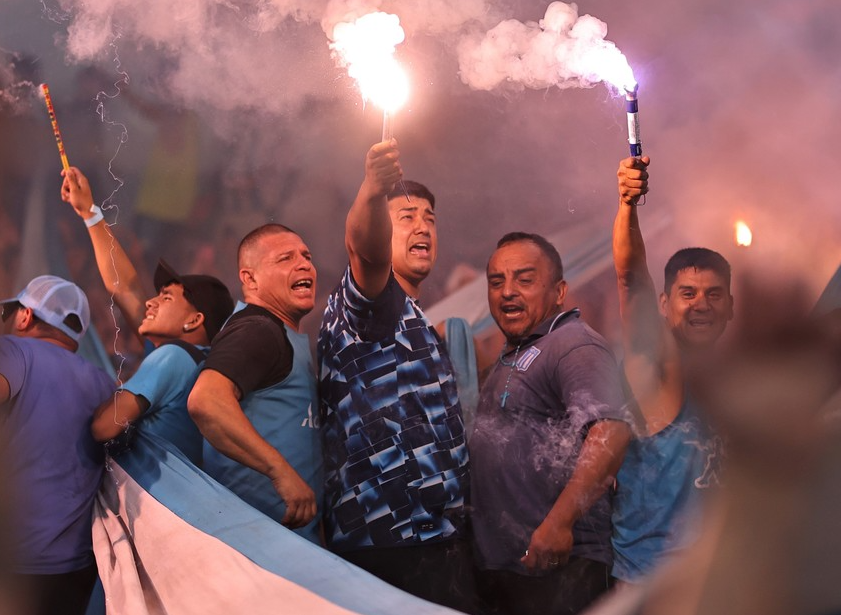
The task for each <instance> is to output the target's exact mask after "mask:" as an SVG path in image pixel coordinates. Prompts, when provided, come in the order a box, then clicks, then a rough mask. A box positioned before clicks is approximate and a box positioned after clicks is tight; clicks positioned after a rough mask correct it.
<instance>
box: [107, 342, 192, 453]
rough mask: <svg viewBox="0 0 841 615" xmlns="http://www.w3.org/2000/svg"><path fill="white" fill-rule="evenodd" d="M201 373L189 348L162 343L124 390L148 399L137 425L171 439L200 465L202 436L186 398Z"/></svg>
mask: <svg viewBox="0 0 841 615" xmlns="http://www.w3.org/2000/svg"><path fill="white" fill-rule="evenodd" d="M198 348H199V349H202V347H201V346H199V347H198ZM198 375H199V366H198V365H197V364H196V361H195V359H193V357H191V356H190V354H189V353H188V352H187V351H186V350H184V349H183V348H181V347H180V346H178V345H176V344H163V345H161V346H159V347H158V348H156V349H155V350H154V351H152V353H151V354H149V356H147V357H146V358H145V359H143V362H142V363H141V364H140V367H139V368H138V369H137V371H136V372H135V374H134V376H132V377H131V378H130V379H129V380H128V382H126V383H125V384H124V385H123V386H122V389H124V390H126V391H128V392H129V393H133V394H135V395H140V396H141V397H143V398H144V399H146V401H148V402H149V408H148V409H147V410H146V412H144V413H143V416H141V417H140V419H138V421H137V422H136V423H135V427H137V428H138V429H142V430H143V431H144V432H146V433H149V434H153V435H155V436H157V437H160V438H163V439H165V440H168V441H169V442H172V443H173V444H174V445H175V446H177V447H178V448H179V449H180V450H181V452H183V453H184V454H185V455H186V456H187V458H188V459H189V460H190V461H192V462H193V463H194V464H196V465H201V453H202V435H201V432H200V431H199V429H198V427H196V424H195V423H194V422H193V420H192V419H191V418H190V415H189V414H188V412H187V397H189V395H190V391H191V390H192V389H193V385H194V384H195V383H196V378H198Z"/></svg>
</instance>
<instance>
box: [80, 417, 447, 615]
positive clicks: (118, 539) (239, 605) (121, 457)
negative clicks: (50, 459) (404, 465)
mask: <svg viewBox="0 0 841 615" xmlns="http://www.w3.org/2000/svg"><path fill="white" fill-rule="evenodd" d="M136 435H137V437H136V439H135V440H134V442H133V444H132V446H131V448H130V449H128V450H125V451H123V452H122V453H120V454H118V455H117V456H116V457H113V458H109V460H108V464H107V468H106V473H105V478H104V480H103V484H102V487H101V489H100V492H99V494H98V496H97V501H96V504H95V509H94V521H93V540H94V551H95V552H96V559H97V566H98V568H99V576H100V578H101V580H102V584H103V586H104V588H105V595H106V608H107V612H108V614H109V615H120V614H129V615H146V614H149V615H157V614H168V615H186V614H194V613H195V614H197V615H198V614H201V615H230V614H231V613H248V614H249V615H262V614H269V613H272V614H276V613H306V614H308V615H309V614H312V615H321V614H323V615H340V614H341V615H348V614H357V615H387V614H388V615H392V614H394V613H411V614H416V615H446V614H453V613H455V612H456V611H453V610H451V609H448V608H445V607H442V606H438V605H434V604H432V603H430V602H426V601H424V600H421V599H419V598H416V597H414V596H411V595H409V594H407V593H405V592H403V591H402V590H399V589H397V588H395V587H392V586H391V585H388V584H387V583H385V582H383V581H381V580H379V579H377V578H376V577H374V576H373V575H370V574H369V573H367V572H365V571H364V570H362V569H360V568H357V567H356V566H354V565H352V564H350V563H348V562H346V561H344V560H343V559H341V558H340V557H338V556H336V555H333V554H332V553H330V552H328V551H326V550H325V549H322V548H320V547H318V546H317V545H314V544H313V543H311V542H309V541H307V540H305V539H304V538H301V537H300V536H298V535H297V534H295V533H294V532H292V531H290V530H288V529H286V528H285V527H283V526H281V525H280V524H278V523H276V522H275V521H273V520H272V519H270V518H268V517H266V516H265V515H263V514H262V513H260V512H259V511H257V510H256V509H254V508H252V507H250V506H249V505H247V504H246V503H245V502H243V501H242V500H240V499H239V498H238V497H237V496H236V495H234V494H233V493H232V492H230V491H229V490H228V489H226V488H225V487H223V486H221V485H220V484H219V483H217V482H216V481H214V480H213V479H212V478H210V477H209V476H208V475H206V474H204V473H203V472H202V471H201V470H199V469H198V468H197V467H196V466H194V465H193V464H191V463H190V462H189V461H188V460H187V459H186V458H185V457H184V456H183V455H182V454H181V453H180V451H178V450H177V449H176V448H175V447H174V446H173V445H172V444H170V443H169V442H166V441H164V440H161V439H157V438H155V437H154V436H150V435H148V434H144V433H142V431H138V432H137V434H136Z"/></svg>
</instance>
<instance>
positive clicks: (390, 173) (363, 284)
mask: <svg viewBox="0 0 841 615" xmlns="http://www.w3.org/2000/svg"><path fill="white" fill-rule="evenodd" d="M402 176H403V171H402V169H401V168H400V152H399V151H398V150H397V141H395V140H394V139H392V140H391V141H383V142H382V143H377V144H376V145H374V146H372V147H371V149H369V150H368V154H367V156H366V157H365V179H364V180H363V181H362V185H361V186H360V187H359V192H358V193H357V195H356V199H355V200H354V201H353V205H352V206H351V208H350V211H349V212H348V216H347V223H346V225H345V246H346V247H347V251H348V256H349V257H350V268H351V272H352V273H353V279H354V280H355V281H356V283H357V285H358V286H359V289H360V290H361V291H362V293H363V294H364V295H365V296H366V297H368V298H369V299H373V298H374V297H376V296H377V295H379V294H380V293H381V292H382V290H383V289H384V288H385V285H386V283H387V282H388V277H389V275H390V273H391V231H392V228H391V215H390V214H389V210H388V201H387V199H386V197H387V195H388V193H389V192H391V190H392V189H393V188H394V186H395V184H396V183H397V182H398V181H400V178H401V177H402Z"/></svg>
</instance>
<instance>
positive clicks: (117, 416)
mask: <svg viewBox="0 0 841 615" xmlns="http://www.w3.org/2000/svg"><path fill="white" fill-rule="evenodd" d="M148 408H149V402H148V401H146V399H144V398H143V397H141V396H139V395H135V394H134V393H131V392H129V391H117V392H116V393H114V395H113V397H111V399H109V400H108V401H106V402H105V403H103V404H102V405H101V406H99V408H97V409H96V412H95V413H94V416H93V422H92V423H91V433H92V434H93V437H94V440H96V441H97V442H107V441H108V440H111V439H112V438H116V437H117V436H119V435H120V434H121V433H123V432H124V431H125V430H126V428H127V427H128V426H129V424H130V423H132V422H133V421H136V420H137V419H139V418H140V417H141V415H142V414H143V413H144V412H145V411H146V410H147V409H148Z"/></svg>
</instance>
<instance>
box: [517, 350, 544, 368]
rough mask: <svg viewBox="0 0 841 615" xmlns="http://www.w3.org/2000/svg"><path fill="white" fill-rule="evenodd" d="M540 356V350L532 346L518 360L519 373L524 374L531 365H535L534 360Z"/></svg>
mask: <svg viewBox="0 0 841 615" xmlns="http://www.w3.org/2000/svg"><path fill="white" fill-rule="evenodd" d="M539 354H540V348H535V347H534V346H532V347H531V348H529V349H528V350H526V351H525V352H524V353H523V355H522V356H521V357H520V358H519V359H518V360H517V371H518V372H524V371H526V370H527V369H528V368H529V367H531V364H532V363H534V360H535V359H536V358H537V355H539Z"/></svg>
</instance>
